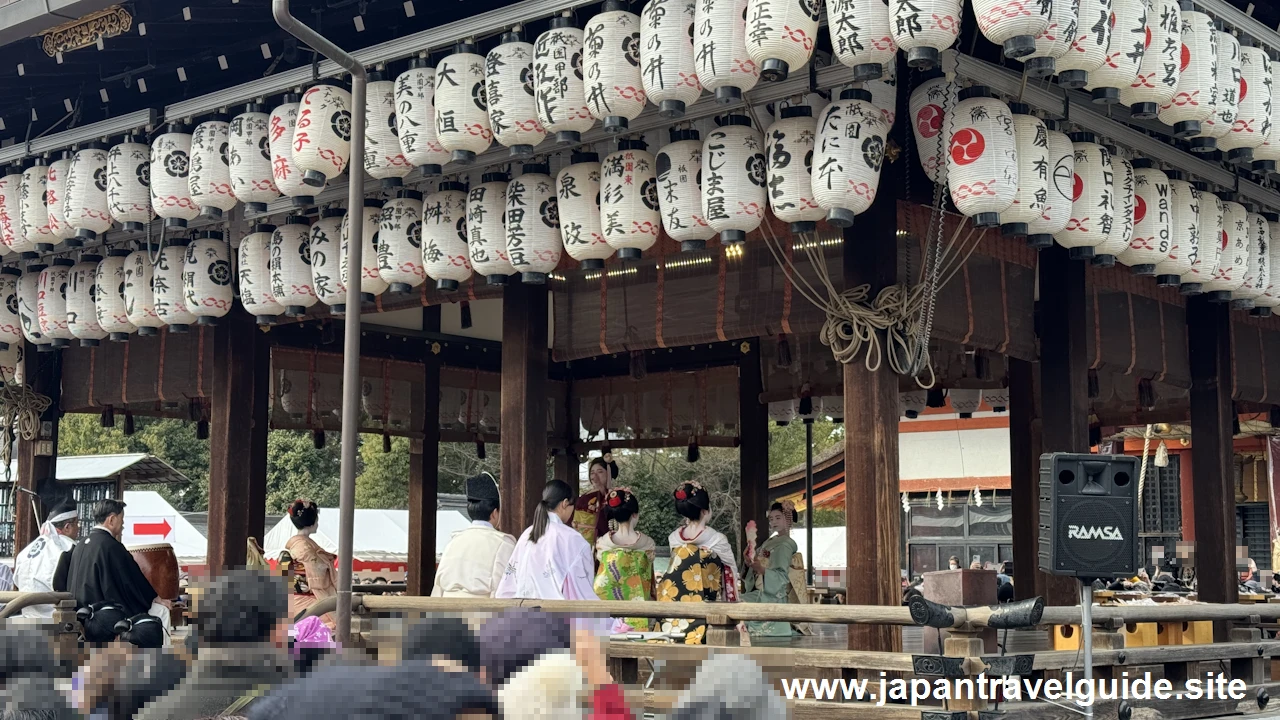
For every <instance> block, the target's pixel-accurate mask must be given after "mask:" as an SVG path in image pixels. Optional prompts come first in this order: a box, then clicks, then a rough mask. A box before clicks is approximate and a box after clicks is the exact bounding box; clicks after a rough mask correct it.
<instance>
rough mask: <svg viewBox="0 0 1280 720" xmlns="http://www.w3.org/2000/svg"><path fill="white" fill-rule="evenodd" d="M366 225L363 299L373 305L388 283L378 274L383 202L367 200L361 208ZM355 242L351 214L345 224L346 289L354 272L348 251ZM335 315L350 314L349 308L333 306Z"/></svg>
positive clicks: (363, 228) (362, 239)
mask: <svg viewBox="0 0 1280 720" xmlns="http://www.w3.org/2000/svg"><path fill="white" fill-rule="evenodd" d="M361 210H362V212H361V215H362V218H363V224H362V225H361V235H360V242H361V243H362V247H363V248H364V250H363V251H362V252H361V253H360V299H361V300H363V301H365V302H373V301H374V300H375V299H377V296H379V295H381V294H382V293H384V292H386V291H387V282H386V281H385V280H383V279H382V276H381V275H379V274H378V230H379V229H380V227H381V222H382V201H381V200H375V199H372V198H365V201H364V207H363V208H361ZM350 241H351V213H350V212H348V213H347V215H346V217H345V218H343V220H342V247H341V254H342V260H341V263H342V264H341V265H340V267H341V268H342V274H341V277H342V285H343V287H346V286H347V285H349V284H350V283H351V282H353V281H352V279H351V273H350V272H349V270H350V268H348V267H347V248H348V247H349V245H348V243H349V242H350ZM332 311H333V312H334V313H338V312H346V306H345V305H342V306H341V307H340V306H338V305H334V306H332Z"/></svg>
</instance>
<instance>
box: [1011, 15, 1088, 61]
mask: <svg viewBox="0 0 1280 720" xmlns="http://www.w3.org/2000/svg"><path fill="white" fill-rule="evenodd" d="M1079 11H1080V3H1079V2H1078V0H1066V1H1065V2H1054V3H1051V4H1050V8H1049V26H1048V27H1046V28H1045V29H1044V30H1043V31H1041V32H1040V33H1038V34H1037V35H1036V39H1035V42H1036V48H1035V52H1032V53H1031V54H1030V55H1026V56H1024V57H1021V58H1018V59H1019V60H1021V61H1022V69H1023V72H1025V73H1026V74H1027V76H1028V77H1033V78H1043V77H1049V76H1050V75H1052V74H1054V73H1055V72H1057V71H1058V58H1061V57H1062V56H1063V55H1066V54H1067V50H1069V49H1070V48H1071V44H1072V42H1074V41H1075V39H1076V37H1078V35H1079V34H1078V33H1077V32H1076V28H1077V26H1078V24H1079V23H1078V21H1079Z"/></svg>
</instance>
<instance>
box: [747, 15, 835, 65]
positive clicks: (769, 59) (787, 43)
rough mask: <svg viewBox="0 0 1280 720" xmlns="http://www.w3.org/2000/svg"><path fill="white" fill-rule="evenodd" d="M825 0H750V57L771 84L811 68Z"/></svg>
mask: <svg viewBox="0 0 1280 720" xmlns="http://www.w3.org/2000/svg"><path fill="white" fill-rule="evenodd" d="M821 19H822V0H747V55H748V56H750V58H751V60H752V61H753V62H754V63H755V64H756V66H758V67H759V68H760V77H761V78H762V79H764V80H766V81H768V82H777V81H779V80H786V79H787V76H788V75H789V74H790V73H792V72H796V71H799V70H802V69H803V68H804V67H805V66H806V65H808V64H809V57H810V56H811V55H813V48H814V46H815V44H816V43H817V41H818V22H819V21H820V20H821Z"/></svg>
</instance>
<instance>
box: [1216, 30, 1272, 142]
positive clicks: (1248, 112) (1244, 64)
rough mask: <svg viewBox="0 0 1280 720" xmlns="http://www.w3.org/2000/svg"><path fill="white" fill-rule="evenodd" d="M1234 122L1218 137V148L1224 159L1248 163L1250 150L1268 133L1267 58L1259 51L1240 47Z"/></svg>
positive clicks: (1269, 122)
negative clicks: (1225, 156)
mask: <svg viewBox="0 0 1280 720" xmlns="http://www.w3.org/2000/svg"><path fill="white" fill-rule="evenodd" d="M1237 99H1238V100H1239V104H1238V109H1237V112H1236V118H1235V122H1234V123H1233V124H1232V125H1231V131H1230V132H1228V133H1227V134H1226V135H1224V136H1223V137H1220V138H1218V149H1219V150H1221V151H1223V152H1225V153H1226V154H1227V159H1228V160H1230V161H1232V162H1238V163H1242V164H1244V163H1252V162H1253V151H1254V148H1257V147H1259V146H1261V145H1262V143H1263V141H1264V140H1266V139H1267V135H1268V134H1270V132H1271V104H1272V103H1273V102H1275V101H1276V99H1273V97H1272V85H1271V58H1269V57H1267V51H1266V50H1263V49H1261V48H1256V47H1253V46H1252V45H1249V46H1246V45H1244V43H1241V48H1240V95H1239V97H1238V98H1237Z"/></svg>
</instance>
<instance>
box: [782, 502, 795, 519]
mask: <svg viewBox="0 0 1280 720" xmlns="http://www.w3.org/2000/svg"><path fill="white" fill-rule="evenodd" d="M782 510H783V512H785V513H786V514H787V517H791V516H793V515H795V512H796V503H795V501H794V500H783V501H782Z"/></svg>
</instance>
